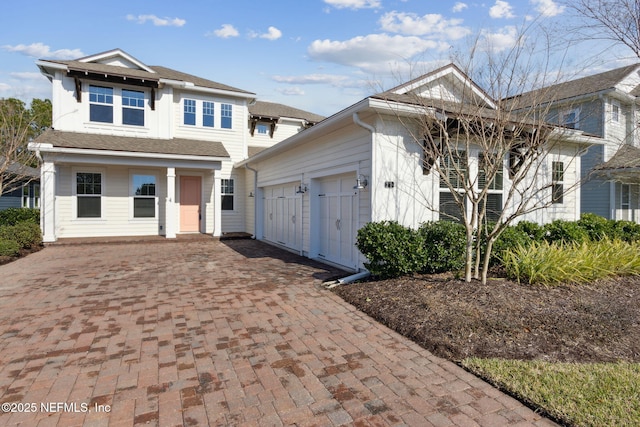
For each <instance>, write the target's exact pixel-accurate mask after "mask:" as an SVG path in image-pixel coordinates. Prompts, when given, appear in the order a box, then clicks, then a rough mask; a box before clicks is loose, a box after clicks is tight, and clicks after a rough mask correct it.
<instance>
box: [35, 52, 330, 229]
mask: <svg viewBox="0 0 640 427" xmlns="http://www.w3.org/2000/svg"><path fill="white" fill-rule="evenodd" d="M37 66H38V67H39V68H40V71H41V72H42V73H43V74H44V75H45V76H47V77H48V78H49V80H50V81H51V82H52V86H53V88H52V89H53V91H52V103H53V118H52V120H53V121H52V128H51V129H50V130H48V131H47V132H45V133H44V134H43V135H41V136H40V137H39V138H38V139H37V140H36V141H35V142H34V143H32V144H30V149H32V150H34V151H35V152H36V153H37V154H38V156H39V157H40V159H41V162H42V169H41V170H42V172H41V185H42V201H41V203H42V210H41V212H42V228H43V237H44V241H45V242H53V241H56V240H57V239H59V238H68V237H96V236H139V235H164V236H166V237H167V238H173V237H175V236H176V235H177V234H179V233H207V234H212V235H214V236H220V235H221V234H223V233H225V232H237V231H244V226H245V219H244V212H245V201H246V199H247V197H246V194H245V193H244V189H245V187H246V185H245V183H244V177H245V175H246V171H245V170H244V169H243V170H241V171H240V173H236V171H235V170H234V168H233V164H234V163H235V162H238V161H241V160H243V159H245V158H247V157H248V155H249V154H250V152H252V151H253V150H254V148H252V147H261V148H262V147H267V146H270V145H273V144H275V143H277V142H278V141H280V140H282V139H284V138H286V137H287V136H290V135H291V134H292V133H295V132H297V131H299V130H300V129H303V128H305V127H307V126H309V125H311V124H313V123H315V121H317V120H319V119H320V118H319V116H315V115H312V114H311V113H306V112H300V110H295V111H297V114H295V115H294V117H291V118H290V117H288V116H286V115H282V114H278V113H277V112H276V113H272V114H270V115H269V114H266V112H265V111H260V112H259V113H260V114H259V115H258V116H256V115H255V114H251V113H250V112H249V109H250V108H255V107H254V106H255V105H256V104H255V98H256V95H255V94H254V93H252V92H249V91H245V90H242V89H238V88H234V87H231V86H227V85H224V84H220V83H217V82H214V81H210V80H207V79H203V78H200V77H196V76H193V75H189V74H186V73H182V72H178V71H175V70H172V69H169V68H165V67H161V66H149V65H146V64H144V63H142V62H141V61H139V60H138V59H136V58H134V57H132V56H131V55H129V54H127V53H126V52H124V51H122V50H120V49H115V50H112V51H108V52H103V53H99V54H96V55H91V56H88V57H85V58H80V59H77V60H71V61H58V60H39V61H37ZM273 107H274V108H275V107H278V108H280V110H282V109H283V108H284V106H280V105H279V104H273ZM292 111H294V110H293V109H292ZM314 120H315V121H314ZM265 123H266V124H268V126H269V129H268V131H267V135H268V136H267V137H264V138H260V137H259V136H262V127H261V126H263V125H264V124H265ZM256 126H259V127H258V134H259V136H258V135H254V128H255V127H256Z"/></svg>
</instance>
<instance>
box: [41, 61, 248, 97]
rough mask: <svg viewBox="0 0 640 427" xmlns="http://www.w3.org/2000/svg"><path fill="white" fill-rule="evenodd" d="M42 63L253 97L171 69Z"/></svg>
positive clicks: (240, 90) (71, 62)
mask: <svg viewBox="0 0 640 427" xmlns="http://www.w3.org/2000/svg"><path fill="white" fill-rule="evenodd" d="M41 61H42V62H51V63H53V64H62V65H66V66H67V68H68V69H69V70H73V71H82V72H85V71H86V72H90V73H100V74H108V75H111V76H122V77H133V78H137V79H145V80H149V81H158V80H160V79H168V80H178V81H184V82H192V83H193V84H194V85H196V86H199V87H204V88H208V89H218V90H226V91H231V92H238V93H243V94H249V95H254V93H253V92H249V91H246V90H242V89H238V88H235V87H233V86H228V85H225V84H222V83H218V82H214V81H212V80H207V79H204V78H201V77H197V76H194V75H191V74H187V73H183V72H181V71H176V70H172V69H171V68H167V67H161V66H156V65H154V66H149V68H151V69H152V70H153V71H155V73H150V72H148V71H145V70H139V69H133V68H125V67H118V66H115V65H105V64H100V63H95V62H82V61H77V60H73V61H60V60H47V59H43V60H41Z"/></svg>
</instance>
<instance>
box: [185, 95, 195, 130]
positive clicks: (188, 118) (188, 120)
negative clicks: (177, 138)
mask: <svg viewBox="0 0 640 427" xmlns="http://www.w3.org/2000/svg"><path fill="white" fill-rule="evenodd" d="M184 124H185V125H190V126H195V125H196V100H195V99H185V100H184Z"/></svg>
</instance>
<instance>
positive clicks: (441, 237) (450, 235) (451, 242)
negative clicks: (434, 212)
mask: <svg viewBox="0 0 640 427" xmlns="http://www.w3.org/2000/svg"><path fill="white" fill-rule="evenodd" d="M418 235H419V236H420V237H421V240H422V244H423V246H424V248H425V249H426V256H427V258H426V259H425V260H424V261H423V268H422V269H421V270H420V272H422V273H443V272H445V271H457V270H461V269H462V268H464V259H465V256H464V251H465V242H466V239H467V236H466V231H465V228H464V226H463V225H462V224H460V223H457V222H452V221H438V222H426V223H424V224H422V225H421V226H420V228H419V229H418Z"/></svg>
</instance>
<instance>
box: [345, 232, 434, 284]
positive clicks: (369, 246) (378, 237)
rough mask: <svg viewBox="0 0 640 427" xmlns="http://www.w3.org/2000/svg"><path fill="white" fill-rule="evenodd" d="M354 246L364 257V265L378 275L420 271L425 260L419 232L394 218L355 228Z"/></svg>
mask: <svg viewBox="0 0 640 427" xmlns="http://www.w3.org/2000/svg"><path fill="white" fill-rule="evenodd" d="M356 246H357V247H358V249H359V250H360V252H361V253H362V255H364V256H365V257H367V260H368V262H367V263H365V264H364V265H365V267H366V268H367V269H368V270H369V271H370V272H371V274H373V275H374V276H377V277H380V278H391V277H399V276H402V275H404V274H409V273H414V272H417V271H420V270H421V269H422V266H423V262H424V259H425V252H424V245H423V241H422V240H421V238H420V235H419V234H418V233H417V232H416V231H414V230H412V229H410V228H408V227H404V226H402V225H400V224H398V223H397V222H395V221H382V222H370V223H368V224H366V225H365V226H364V227H362V228H361V229H360V230H358V237H357V242H356Z"/></svg>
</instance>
